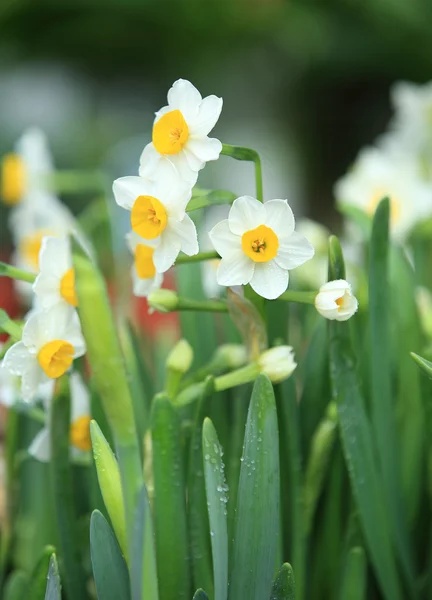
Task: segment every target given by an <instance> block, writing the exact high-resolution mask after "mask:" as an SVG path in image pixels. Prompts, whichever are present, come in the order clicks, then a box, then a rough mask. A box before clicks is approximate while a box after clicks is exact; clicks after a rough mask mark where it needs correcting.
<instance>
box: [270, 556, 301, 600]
mask: <svg viewBox="0 0 432 600" xmlns="http://www.w3.org/2000/svg"><path fill="white" fill-rule="evenodd" d="M270 600H295V581H294V573H293V570H292V567H291V565H290V564H289V563H284V564H283V565H282V566H281V568H280V570H279V573H278V574H277V575H276V579H275V580H274V582H273V587H272V591H271V595H270Z"/></svg>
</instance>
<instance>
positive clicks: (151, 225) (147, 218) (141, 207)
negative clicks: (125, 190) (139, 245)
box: [131, 196, 168, 240]
mask: <svg viewBox="0 0 432 600" xmlns="http://www.w3.org/2000/svg"><path fill="white" fill-rule="evenodd" d="M167 218H168V217H167V212H166V210H165V207H164V205H163V204H162V202H160V201H159V200H158V199H157V198H153V196H138V198H137V199H136V200H135V203H134V205H133V207H132V212H131V225H132V229H133V230H134V231H135V233H137V234H138V235H140V236H141V237H142V238H144V239H145V240H154V239H155V238H157V237H158V236H159V235H160V234H161V233H162V231H163V230H164V229H165V227H166V224H167Z"/></svg>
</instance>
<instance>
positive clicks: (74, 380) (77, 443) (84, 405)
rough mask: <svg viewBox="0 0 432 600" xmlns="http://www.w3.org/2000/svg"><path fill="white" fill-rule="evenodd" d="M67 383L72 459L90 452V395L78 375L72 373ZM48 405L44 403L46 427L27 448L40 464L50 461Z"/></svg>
mask: <svg viewBox="0 0 432 600" xmlns="http://www.w3.org/2000/svg"><path fill="white" fill-rule="evenodd" d="M69 381H70V397H71V419H70V450H71V456H72V458H79V457H80V456H82V455H83V454H86V453H88V452H89V451H90V450H91V438H90V421H91V410H90V394H89V391H88V389H87V387H86V386H85V385H84V382H83V380H82V378H81V376H80V375H79V374H78V373H72V374H71V376H70V379H69ZM50 404H51V403H50V402H48V403H46V409H47V413H48V419H47V421H48V422H47V425H45V427H43V428H42V429H41V430H40V432H39V433H38V434H37V435H36V437H35V438H34V440H33V442H32V443H31V444H30V447H29V454H30V455H31V456H33V457H34V458H36V459H37V460H40V461H41V462H49V461H50V459H51V442H50V418H49V413H50Z"/></svg>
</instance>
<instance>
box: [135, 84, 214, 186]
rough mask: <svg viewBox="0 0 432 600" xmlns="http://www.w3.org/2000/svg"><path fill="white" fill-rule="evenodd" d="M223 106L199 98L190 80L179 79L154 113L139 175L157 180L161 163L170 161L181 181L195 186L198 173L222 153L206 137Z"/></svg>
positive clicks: (207, 98) (210, 139)
mask: <svg viewBox="0 0 432 600" xmlns="http://www.w3.org/2000/svg"><path fill="white" fill-rule="evenodd" d="M222 103H223V101H222V98H218V97H217V96H207V97H206V98H202V97H201V94H200V93H199V91H198V90H197V89H196V88H195V87H194V86H193V85H192V84H191V83H190V82H189V81H186V80H185V79H178V80H177V81H176V82H175V83H174V84H173V86H172V88H171V89H170V90H169V92H168V106H164V107H163V108H161V109H160V110H159V111H158V112H157V113H156V119H155V122H154V125H153V135H152V141H151V143H150V144H148V145H147V146H146V147H145V148H144V151H143V153H142V155H141V159H140V171H139V174H140V175H141V176H142V177H146V178H148V179H157V178H159V170H160V169H161V165H162V164H163V162H166V161H170V162H171V163H172V164H173V165H175V167H176V168H177V169H178V171H179V173H180V176H181V177H182V179H184V180H185V181H187V182H189V183H190V184H191V185H194V184H195V183H196V180H197V178H198V171H200V170H201V169H202V168H203V167H204V166H205V164H206V162H208V161H210V160H217V159H218V158H219V154H220V153H221V150H222V144H221V142H220V141H219V140H217V139H214V138H209V137H208V134H209V133H210V131H211V130H212V129H213V127H214V126H215V125H216V122H217V120H218V119H219V116H220V113H221V110H222Z"/></svg>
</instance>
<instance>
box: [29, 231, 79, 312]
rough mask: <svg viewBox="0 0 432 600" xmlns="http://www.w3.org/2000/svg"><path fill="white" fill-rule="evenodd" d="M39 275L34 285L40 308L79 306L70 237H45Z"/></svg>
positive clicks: (40, 257)
mask: <svg viewBox="0 0 432 600" xmlns="http://www.w3.org/2000/svg"><path fill="white" fill-rule="evenodd" d="M39 269H40V270H39V275H38V276H37V277H36V280H35V282H34V284H33V291H34V293H35V294H36V298H37V302H38V306H39V307H40V308H42V309H43V310H49V309H51V308H52V307H53V306H56V305H57V304H62V303H66V304H68V305H70V306H78V298H77V294H76V289H75V271H74V268H73V265H72V254H71V248H70V241H69V238H68V237H61V238H55V237H49V236H47V237H44V238H43V239H42V246H41V250H40V252H39Z"/></svg>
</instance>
